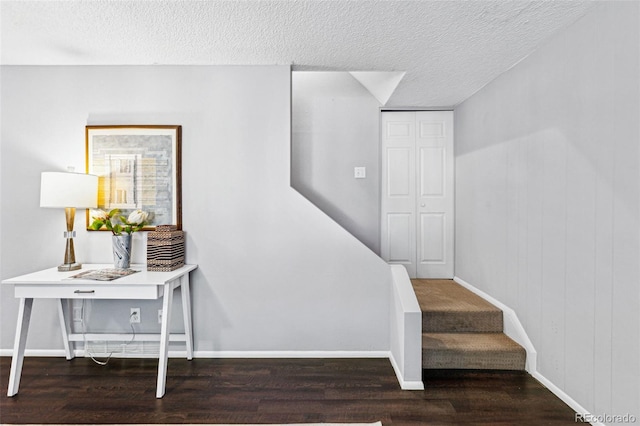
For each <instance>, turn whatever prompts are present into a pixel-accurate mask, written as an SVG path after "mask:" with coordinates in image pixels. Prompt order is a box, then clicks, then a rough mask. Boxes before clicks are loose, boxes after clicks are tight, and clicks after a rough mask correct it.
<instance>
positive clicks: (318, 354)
mask: <svg viewBox="0 0 640 426" xmlns="http://www.w3.org/2000/svg"><path fill="white" fill-rule="evenodd" d="M193 356H194V357H195V358H389V351H195V352H194V353H193Z"/></svg>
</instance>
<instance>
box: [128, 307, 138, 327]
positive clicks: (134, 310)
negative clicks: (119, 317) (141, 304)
mask: <svg viewBox="0 0 640 426" xmlns="http://www.w3.org/2000/svg"><path fill="white" fill-rule="evenodd" d="M129 322H130V323H131V324H138V323H139V322H140V308H131V314H130V315H129Z"/></svg>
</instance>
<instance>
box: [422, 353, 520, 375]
mask: <svg viewBox="0 0 640 426" xmlns="http://www.w3.org/2000/svg"><path fill="white" fill-rule="evenodd" d="M525 361H526V354H525V351H524V350H521V351H520V350H517V351H510V352H507V353H505V352H504V351H471V352H469V351H455V350H427V351H423V352H422V368H423V369H469V370H524V368H525Z"/></svg>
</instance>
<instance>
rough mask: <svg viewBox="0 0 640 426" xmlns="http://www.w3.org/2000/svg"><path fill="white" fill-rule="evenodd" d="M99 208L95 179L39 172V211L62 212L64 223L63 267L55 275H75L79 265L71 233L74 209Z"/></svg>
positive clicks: (81, 174) (83, 175) (96, 179)
mask: <svg viewBox="0 0 640 426" xmlns="http://www.w3.org/2000/svg"><path fill="white" fill-rule="evenodd" d="M97 205H98V176H95V175H88V174H84V173H73V172H42V175H41V179H40V207H51V208H64V213H65V216H66V219H67V231H66V232H65V233H64V237H65V238H66V239H67V248H66V250H65V253H64V263H63V264H62V265H60V266H58V271H75V270H76V269H80V268H81V267H82V265H81V264H80V263H77V262H76V255H75V251H74V249H73V238H74V237H75V236H76V232H75V231H74V230H73V223H74V221H75V215H76V208H96V207H97Z"/></svg>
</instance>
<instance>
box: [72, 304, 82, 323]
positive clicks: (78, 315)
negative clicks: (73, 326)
mask: <svg viewBox="0 0 640 426" xmlns="http://www.w3.org/2000/svg"><path fill="white" fill-rule="evenodd" d="M73 321H75V322H82V307H81V306H74V307H73Z"/></svg>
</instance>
